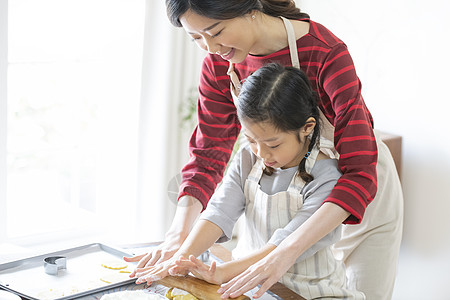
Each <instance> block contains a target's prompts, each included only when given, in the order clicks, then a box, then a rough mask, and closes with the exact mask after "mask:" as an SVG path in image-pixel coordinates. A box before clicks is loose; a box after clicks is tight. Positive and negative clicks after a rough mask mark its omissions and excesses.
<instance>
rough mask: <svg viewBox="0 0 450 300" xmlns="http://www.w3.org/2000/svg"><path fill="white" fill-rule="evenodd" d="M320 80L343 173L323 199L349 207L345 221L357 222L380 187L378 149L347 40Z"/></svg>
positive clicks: (329, 60) (334, 49)
mask: <svg viewBox="0 0 450 300" xmlns="http://www.w3.org/2000/svg"><path fill="white" fill-rule="evenodd" d="M318 83H319V95H320V98H321V102H322V108H323V110H324V111H325V115H326V116H327V117H328V118H329V119H331V120H332V121H333V122H332V123H333V124H334V127H335V132H334V145H335V148H336V150H337V151H338V152H339V154H340V158H339V168H340V170H341V171H342V173H343V175H342V177H341V178H340V179H339V180H338V182H337V184H336V186H335V188H334V189H333V190H332V192H331V193H330V195H329V196H328V198H327V199H326V200H325V201H324V202H333V203H335V204H337V205H339V206H341V207H342V208H344V209H345V210H347V211H349V212H350V213H351V216H350V217H349V219H347V220H346V222H345V223H347V224H358V223H360V222H361V220H362V218H363V216H364V212H365V210H366V207H367V205H368V204H369V203H370V202H371V201H372V200H373V198H374V197H375V194H376V191H377V173H376V164H377V157H378V152H377V146H376V141H375V136H374V132H373V120H372V117H371V114H370V112H369V111H368V109H367V107H366V105H365V103H364V100H363V97H362V95H361V82H360V80H359V78H358V76H357V75H356V71H355V68H354V64H353V61H352V58H351V56H350V54H349V52H348V49H347V47H346V46H345V44H343V43H338V44H336V45H335V46H334V47H332V48H331V51H330V52H329V53H328V57H327V59H326V62H325V63H324V64H323V66H322V69H321V70H320V72H319V78H318ZM323 100H325V101H323ZM327 100H329V101H327ZM327 112H328V113H327ZM333 117H334V118H333ZM333 119H334V120H333Z"/></svg>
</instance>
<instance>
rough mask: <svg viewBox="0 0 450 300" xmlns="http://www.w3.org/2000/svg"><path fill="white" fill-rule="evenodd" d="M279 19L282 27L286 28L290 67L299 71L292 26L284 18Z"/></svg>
mask: <svg viewBox="0 0 450 300" xmlns="http://www.w3.org/2000/svg"><path fill="white" fill-rule="evenodd" d="M280 18H281V19H282V20H283V22H284V27H285V28H286V32H287V36H288V43H289V53H290V54H291V62H292V66H293V67H296V68H297V69H300V61H299V59H298V54H297V41H296V39H295V31H294V26H292V23H291V21H289V20H288V19H286V18H285V17H281V16H280Z"/></svg>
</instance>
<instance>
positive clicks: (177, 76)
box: [136, 0, 204, 241]
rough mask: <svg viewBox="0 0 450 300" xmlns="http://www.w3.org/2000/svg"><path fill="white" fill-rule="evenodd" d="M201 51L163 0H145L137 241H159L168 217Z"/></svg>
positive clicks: (171, 211)
mask: <svg viewBox="0 0 450 300" xmlns="http://www.w3.org/2000/svg"><path fill="white" fill-rule="evenodd" d="M203 56H204V53H202V51H201V50H200V49H198V48H197V47H196V46H195V45H194V43H192V42H190V40H189V39H188V37H187V35H186V33H185V32H184V30H183V29H182V28H175V27H173V26H172V25H171V24H170V22H169V21H168V19H167V15H166V12H165V5H164V1H154V0H147V7H146V24H145V38H144V57H143V71H142V94H141V106H140V122H139V131H140V132H139V136H140V145H139V163H138V165H139V174H138V178H139V179H138V205H137V206H136V209H137V210H138V211H137V216H138V222H137V228H136V233H138V234H139V236H140V239H141V240H142V241H158V240H163V239H164V233H165V232H166V231H167V229H168V227H169V226H170V224H171V222H172V217H173V214H174V212H175V207H176V201H174V197H173V194H174V188H173V187H170V188H168V186H169V182H172V183H173V182H177V181H178V180H177V174H179V172H180V170H181V168H182V166H183V165H184V164H185V163H186V162H187V158H188V138H189V136H190V133H191V129H187V130H185V131H183V130H182V129H181V127H180V105H183V104H184V103H185V102H186V101H187V98H188V96H189V91H190V90H191V89H192V88H193V87H196V86H197V84H198V78H199V74H200V67H201V61H202V58H203ZM178 177H179V176H178ZM169 192H172V197H170V199H169Z"/></svg>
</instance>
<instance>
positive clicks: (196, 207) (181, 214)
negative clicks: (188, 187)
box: [166, 196, 203, 240]
mask: <svg viewBox="0 0 450 300" xmlns="http://www.w3.org/2000/svg"><path fill="white" fill-rule="evenodd" d="M202 208H203V206H202V204H201V203H200V201H198V200H197V199H195V198H194V197H192V196H183V197H181V198H180V199H179V200H178V203H177V210H176V212H175V216H174V218H173V221H172V225H171V226H170V229H169V230H168V231H167V233H166V240H167V239H171V238H178V239H181V240H184V239H185V238H186V237H187V236H188V235H189V232H190V231H191V229H192V226H193V225H194V223H195V220H197V218H198V216H199V215H200V212H201V211H202Z"/></svg>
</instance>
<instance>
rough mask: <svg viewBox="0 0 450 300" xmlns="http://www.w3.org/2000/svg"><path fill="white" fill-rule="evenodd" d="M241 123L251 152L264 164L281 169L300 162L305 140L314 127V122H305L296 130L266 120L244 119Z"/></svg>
mask: <svg viewBox="0 0 450 300" xmlns="http://www.w3.org/2000/svg"><path fill="white" fill-rule="evenodd" d="M241 124H242V128H243V133H244V135H245V136H246V137H247V139H248V141H249V142H250V148H251V149H252V152H253V153H254V154H255V155H256V156H258V157H260V158H261V159H262V160H263V162H264V164H265V165H266V166H268V167H272V168H283V169H286V168H291V167H295V166H298V165H299V164H300V161H301V160H302V159H303V157H304V156H305V154H306V152H307V149H308V145H307V144H305V141H307V136H308V135H309V133H311V131H312V130H313V128H314V124H306V125H305V126H303V127H302V128H301V129H299V130H298V131H295V132H286V131H280V130H278V129H276V128H275V127H274V126H273V125H272V124H270V123H267V122H261V123H252V122H245V121H244V122H242V123H241Z"/></svg>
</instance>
